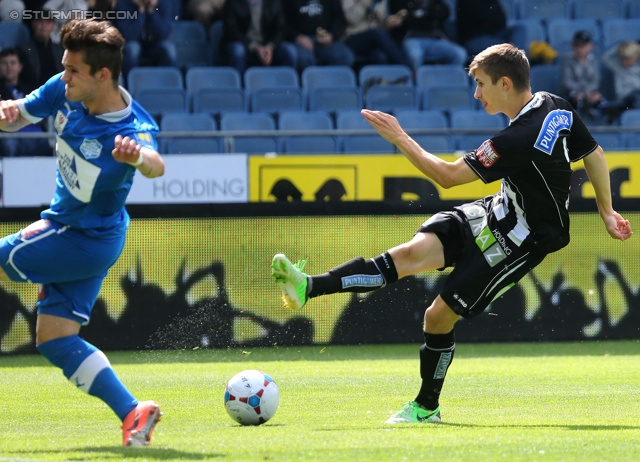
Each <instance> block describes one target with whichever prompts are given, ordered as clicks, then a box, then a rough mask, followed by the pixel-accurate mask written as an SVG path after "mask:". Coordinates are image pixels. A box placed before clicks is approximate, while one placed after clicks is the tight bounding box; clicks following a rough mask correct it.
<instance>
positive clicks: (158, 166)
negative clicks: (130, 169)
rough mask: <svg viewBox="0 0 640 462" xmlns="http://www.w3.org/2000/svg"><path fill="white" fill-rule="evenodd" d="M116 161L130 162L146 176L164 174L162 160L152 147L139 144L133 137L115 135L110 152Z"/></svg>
mask: <svg viewBox="0 0 640 462" xmlns="http://www.w3.org/2000/svg"><path fill="white" fill-rule="evenodd" d="M111 154H112V155H113V158H114V159H115V160H117V161H118V162H123V163H127V164H131V165H133V166H134V167H136V168H137V169H138V170H140V173H142V174H143V175H144V176H146V177H147V178H157V177H159V176H162V175H164V160H162V157H161V156H160V154H158V153H157V152H156V151H154V150H153V149H149V148H145V147H142V146H141V145H139V144H138V143H137V142H136V140H135V139H132V138H129V137H128V136H125V137H123V136H122V135H116V138H115V140H114V144H113V151H112V152H111Z"/></svg>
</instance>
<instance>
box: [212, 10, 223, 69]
mask: <svg viewBox="0 0 640 462" xmlns="http://www.w3.org/2000/svg"><path fill="white" fill-rule="evenodd" d="M223 32H224V23H223V22H222V20H221V19H219V20H216V21H213V22H212V23H211V26H209V44H210V47H209V50H210V53H211V64H212V65H213V66H221V65H223V63H222V57H221V56H220V42H221V41H222V33H223Z"/></svg>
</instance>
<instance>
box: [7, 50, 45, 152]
mask: <svg viewBox="0 0 640 462" xmlns="http://www.w3.org/2000/svg"><path fill="white" fill-rule="evenodd" d="M21 73H22V63H21V62H20V55H19V54H18V50H16V49H15V48H4V49H3V50H2V51H0V101H5V100H10V99H11V100H18V99H22V98H24V97H25V96H26V95H27V94H29V93H31V91H32V90H33V89H34V88H35V87H33V86H31V85H29V84H27V83H26V82H24V81H23V80H22V79H21V78H20V74H21ZM44 131H46V130H45V128H44V126H43V125H42V124H33V125H28V126H26V127H24V128H22V129H21V130H18V132H17V133H34V132H35V133H42V132H44ZM52 155H53V149H52V148H51V146H49V141H48V140H47V139H46V138H0V157H18V156H25V157H26V156H52Z"/></svg>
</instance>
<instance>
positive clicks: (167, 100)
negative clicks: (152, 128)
mask: <svg viewBox="0 0 640 462" xmlns="http://www.w3.org/2000/svg"><path fill="white" fill-rule="evenodd" d="M135 99H136V101H137V102H138V104H140V105H141V106H142V107H143V108H144V109H145V110H146V111H147V112H148V113H149V114H151V116H152V117H154V118H155V119H156V120H159V119H161V118H162V116H163V115H164V114H165V113H168V112H189V97H188V95H187V92H186V90H183V89H182V88H142V89H140V90H138V91H137V92H136V97H135Z"/></svg>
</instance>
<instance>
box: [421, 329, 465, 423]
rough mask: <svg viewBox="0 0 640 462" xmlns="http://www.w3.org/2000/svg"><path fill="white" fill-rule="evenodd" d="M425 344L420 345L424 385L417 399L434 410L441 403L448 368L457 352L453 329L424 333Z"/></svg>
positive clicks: (427, 407)
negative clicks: (444, 332) (445, 332)
mask: <svg viewBox="0 0 640 462" xmlns="http://www.w3.org/2000/svg"><path fill="white" fill-rule="evenodd" d="M424 340H425V344H424V345H422V347H420V377H422V386H421V387H420V391H419V392H418V396H417V397H416V399H415V401H416V402H417V403H418V404H420V405H421V406H422V407H424V408H425V409H429V410H431V411H432V410H434V409H435V408H437V407H438V405H439V404H440V402H439V401H440V392H441V391H442V385H443V384H444V378H445V376H446V375H447V369H449V365H450V364H451V361H453V354H454V352H455V348H456V343H455V335H454V333H453V330H452V331H451V332H449V333H448V334H427V333H426V332H425V334H424Z"/></svg>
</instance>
